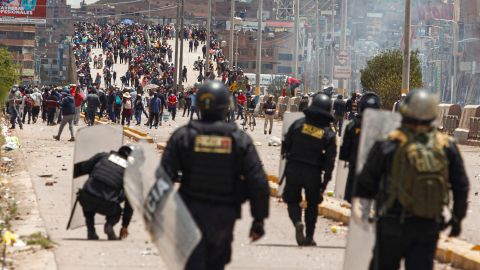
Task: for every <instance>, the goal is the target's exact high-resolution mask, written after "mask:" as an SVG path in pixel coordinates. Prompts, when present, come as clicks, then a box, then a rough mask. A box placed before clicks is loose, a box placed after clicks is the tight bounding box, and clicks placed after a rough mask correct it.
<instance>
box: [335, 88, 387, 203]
mask: <svg viewBox="0 0 480 270" xmlns="http://www.w3.org/2000/svg"><path fill="white" fill-rule="evenodd" d="M381 106H382V101H381V99H380V97H379V96H377V94H375V93H370V92H369V93H366V94H364V95H363V96H362V97H361V98H360V101H359V102H358V113H357V114H355V116H353V119H352V121H351V122H350V123H349V124H348V125H347V127H346V128H345V134H344V135H343V143H342V146H341V147H340V155H339V159H340V160H344V161H347V162H348V176H347V183H346V185H345V193H344V194H345V195H344V198H343V199H344V200H346V201H347V202H349V203H351V202H352V194H353V188H354V181H355V173H356V168H357V154H358V146H359V143H360V133H361V131H362V114H363V112H364V111H365V110H366V109H367V108H370V109H380V107H381Z"/></svg>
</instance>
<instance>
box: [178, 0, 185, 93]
mask: <svg viewBox="0 0 480 270" xmlns="http://www.w3.org/2000/svg"><path fill="white" fill-rule="evenodd" d="M180 5H181V6H180V31H179V34H180V63H179V64H178V68H177V69H178V73H177V74H180V76H179V78H178V82H179V86H178V89H177V91H182V92H183V90H182V85H183V72H182V68H183V17H184V13H183V7H184V0H180Z"/></svg>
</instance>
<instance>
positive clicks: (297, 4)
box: [293, 0, 300, 78]
mask: <svg viewBox="0 0 480 270" xmlns="http://www.w3.org/2000/svg"><path fill="white" fill-rule="evenodd" d="M294 11H295V32H294V38H295V44H294V46H293V75H294V77H295V78H298V42H299V39H300V37H299V35H298V28H300V25H299V24H300V22H299V20H300V18H299V17H300V0H295V6H294Z"/></svg>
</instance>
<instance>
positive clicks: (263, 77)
mask: <svg viewBox="0 0 480 270" xmlns="http://www.w3.org/2000/svg"><path fill="white" fill-rule="evenodd" d="M245 77H247V78H248V83H249V84H250V85H256V84H257V76H256V74H254V73H245ZM277 78H279V79H280V80H281V81H282V83H285V81H286V80H287V76H286V75H275V74H260V85H261V86H269V85H270V84H272V82H273V80H275V79H277Z"/></svg>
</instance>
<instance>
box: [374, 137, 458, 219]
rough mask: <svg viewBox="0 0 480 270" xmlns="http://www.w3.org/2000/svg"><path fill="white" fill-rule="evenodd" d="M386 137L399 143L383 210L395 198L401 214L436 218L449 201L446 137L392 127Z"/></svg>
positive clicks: (386, 208)
mask: <svg viewBox="0 0 480 270" xmlns="http://www.w3.org/2000/svg"><path fill="white" fill-rule="evenodd" d="M390 139H394V140H398V141H399V142H400V144H399V147H398V149H397V150H396V152H395V155H394V158H393V164H392V175H391V179H390V180H391V182H390V186H389V188H388V190H387V191H388V193H387V194H388V195H387V201H386V203H385V205H384V209H383V210H388V209H389V208H390V207H392V206H393V204H394V203H395V201H396V200H397V201H398V202H399V203H400V204H401V205H402V206H403V209H404V213H405V214H410V215H413V216H415V217H419V218H429V219H439V218H440V217H441V216H442V212H443V208H444V207H445V206H446V205H448V203H449V189H450V184H449V179H448V159H447V156H446V154H445V147H446V146H447V144H448V136H446V135H444V134H442V133H439V132H437V131H432V132H429V133H423V134H412V133H409V132H405V131H403V130H396V131H394V132H393V133H392V134H390Z"/></svg>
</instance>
